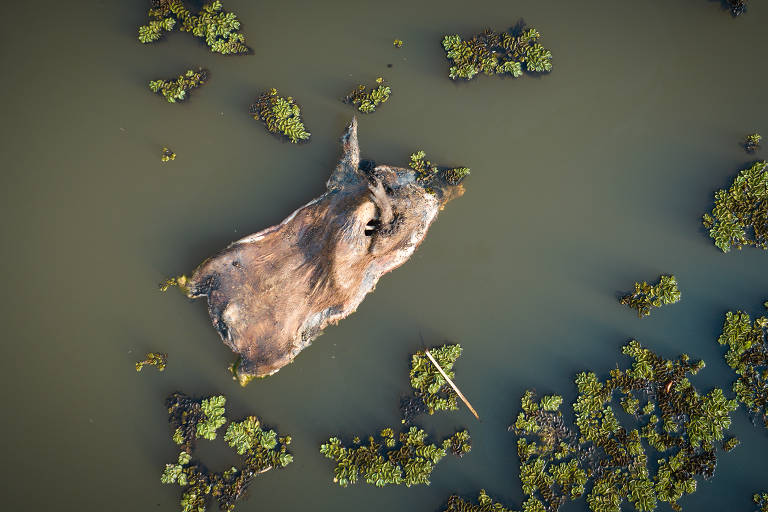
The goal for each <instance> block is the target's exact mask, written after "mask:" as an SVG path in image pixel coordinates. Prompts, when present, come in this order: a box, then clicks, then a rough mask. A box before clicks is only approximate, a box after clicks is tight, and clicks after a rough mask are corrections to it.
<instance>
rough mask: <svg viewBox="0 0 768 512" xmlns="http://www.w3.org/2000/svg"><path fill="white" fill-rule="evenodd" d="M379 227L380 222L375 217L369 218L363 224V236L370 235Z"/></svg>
mask: <svg viewBox="0 0 768 512" xmlns="http://www.w3.org/2000/svg"><path fill="white" fill-rule="evenodd" d="M380 227H381V222H380V221H378V220H377V219H371V220H369V221H368V223H367V224H366V225H365V231H364V233H365V236H371V235H373V233H374V232H375V231H376V230H377V229H379V228H380Z"/></svg>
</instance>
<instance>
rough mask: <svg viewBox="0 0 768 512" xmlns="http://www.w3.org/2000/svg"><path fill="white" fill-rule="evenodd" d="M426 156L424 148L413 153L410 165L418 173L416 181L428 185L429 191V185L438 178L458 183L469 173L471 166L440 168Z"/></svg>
mask: <svg viewBox="0 0 768 512" xmlns="http://www.w3.org/2000/svg"><path fill="white" fill-rule="evenodd" d="M426 157H427V154H426V153H425V152H424V151H422V150H419V151H417V152H416V153H413V154H411V158H410V161H409V163H408V167H410V168H411V169H412V170H413V172H414V173H415V174H416V181H417V182H419V183H421V184H422V185H424V186H426V187H427V190H428V191H429V190H431V188H430V187H429V185H430V184H432V183H433V182H434V181H435V180H436V179H443V180H445V181H446V182H448V183H450V184H451V185H458V184H459V183H461V182H462V180H464V178H466V177H467V176H468V175H469V167H457V168H454V169H443V170H440V169H438V168H437V166H435V165H433V164H432V162H430V161H429V160H427V158H426Z"/></svg>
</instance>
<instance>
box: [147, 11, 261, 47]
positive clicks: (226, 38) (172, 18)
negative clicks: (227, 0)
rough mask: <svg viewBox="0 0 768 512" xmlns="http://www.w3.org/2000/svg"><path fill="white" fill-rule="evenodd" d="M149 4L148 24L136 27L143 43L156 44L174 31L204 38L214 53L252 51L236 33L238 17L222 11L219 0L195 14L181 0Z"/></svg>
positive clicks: (238, 27) (237, 32)
mask: <svg viewBox="0 0 768 512" xmlns="http://www.w3.org/2000/svg"><path fill="white" fill-rule="evenodd" d="M151 5H152V7H151V8H150V9H149V13H148V14H149V23H147V24H146V25H142V26H140V27H139V41H141V42H142V43H152V42H155V41H157V40H159V39H161V38H162V37H163V34H164V33H165V32H170V31H172V30H174V29H177V30H179V31H181V32H190V33H191V34H192V35H193V36H195V37H199V38H202V39H204V40H205V44H207V45H208V48H210V50H211V51H212V52H214V53H220V54H222V55H228V54H246V53H250V51H251V49H250V48H248V47H247V46H246V45H245V36H244V35H243V34H241V33H240V32H239V30H240V21H238V19H237V16H235V15H234V14H232V13H231V12H227V11H225V10H224V7H223V6H222V4H221V2H220V1H218V0H216V1H215V2H208V3H206V4H203V6H202V8H201V9H200V12H198V13H197V14H192V11H190V10H189V9H187V7H186V6H185V5H184V2H183V1H182V0H152V2H151Z"/></svg>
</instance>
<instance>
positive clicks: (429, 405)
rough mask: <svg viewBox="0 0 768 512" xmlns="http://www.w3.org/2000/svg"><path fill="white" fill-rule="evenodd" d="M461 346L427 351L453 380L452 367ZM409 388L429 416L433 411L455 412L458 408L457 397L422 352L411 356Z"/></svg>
mask: <svg viewBox="0 0 768 512" xmlns="http://www.w3.org/2000/svg"><path fill="white" fill-rule="evenodd" d="M461 350H462V349H461V345H459V344H456V345H443V346H441V347H435V348H431V349H429V353H430V354H432V357H434V358H435V360H436V361H437V364H439V365H440V367H441V368H442V369H443V371H444V372H445V374H446V375H448V377H449V378H451V379H453V378H455V375H454V372H453V365H454V364H455V363H456V360H457V359H458V358H459V356H461ZM410 381H411V387H412V388H413V390H414V396H415V397H416V398H417V399H420V400H421V401H422V402H423V403H424V405H425V406H426V411H427V412H429V414H434V413H435V411H456V410H458V408H459V404H458V395H457V394H456V392H455V391H454V390H453V389H452V388H451V386H450V385H449V384H448V382H447V381H446V380H445V379H444V378H443V376H442V375H441V374H440V372H439V371H438V370H437V368H435V365H433V364H432V362H431V361H430V360H429V359H428V358H427V355H426V354H425V353H424V351H423V350H420V351H418V352H416V353H415V354H413V355H412V356H411V371H410Z"/></svg>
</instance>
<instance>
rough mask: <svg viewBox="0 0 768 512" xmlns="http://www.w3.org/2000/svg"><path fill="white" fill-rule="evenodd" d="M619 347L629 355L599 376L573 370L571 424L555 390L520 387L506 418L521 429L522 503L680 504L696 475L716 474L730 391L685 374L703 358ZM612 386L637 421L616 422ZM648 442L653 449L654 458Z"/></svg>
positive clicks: (612, 510) (731, 404) (613, 507)
mask: <svg viewBox="0 0 768 512" xmlns="http://www.w3.org/2000/svg"><path fill="white" fill-rule="evenodd" d="M622 352H623V353H624V354H626V355H628V356H629V357H630V358H632V360H633V362H632V365H631V367H630V368H629V369H626V370H620V369H618V368H616V369H614V370H611V372H610V377H609V378H607V379H604V380H601V379H599V378H598V377H597V376H596V375H595V374H594V373H592V372H582V373H580V374H579V375H578V376H577V377H576V380H575V382H576V386H577V388H578V392H579V394H578V397H577V399H576V402H575V403H574V404H573V412H574V414H575V424H576V428H573V427H570V426H568V425H566V423H565V421H564V419H563V416H562V413H561V412H560V411H559V408H560V405H561V403H562V398H561V397H560V396H556V395H552V396H545V397H543V398H541V399H540V400H536V395H535V393H534V392H532V391H528V392H526V393H525V395H523V397H522V400H521V405H522V412H520V414H519V415H518V417H517V420H516V422H515V424H514V425H513V426H512V427H510V430H513V431H514V432H515V433H516V434H517V435H519V436H520V439H519V440H518V445H517V449H518V455H519V456H520V461H521V467H520V479H521V482H522V487H523V492H524V493H525V495H526V496H527V500H526V502H525V504H524V506H523V510H526V511H542V512H543V511H545V510H548V511H554V510H557V509H558V508H559V507H560V506H561V505H562V504H563V503H565V502H567V501H569V500H573V499H576V498H579V497H580V496H582V495H584V494H587V504H588V505H589V508H590V509H591V510H593V511H594V512H619V511H620V510H621V504H622V502H624V501H625V500H627V501H629V502H630V504H631V505H632V506H633V507H634V508H635V509H636V510H640V511H649V510H653V509H655V508H656V504H657V502H658V501H662V502H667V503H669V504H670V506H671V507H672V508H673V509H675V510H680V509H681V507H680V506H679V504H678V503H677V502H678V500H679V499H680V498H681V497H682V496H683V495H685V494H690V493H692V492H694V491H695V490H696V486H697V477H703V478H705V479H709V478H711V477H712V476H713V475H714V472H715V466H716V464H717V457H716V453H715V452H716V448H717V447H716V444H717V443H718V442H719V441H722V440H723V438H724V436H725V431H726V430H727V429H728V428H729V426H730V424H731V417H730V414H731V412H732V411H733V410H735V409H736V407H737V403H736V401H735V400H728V399H726V398H725V395H724V394H723V390H722V389H719V388H715V389H713V390H712V391H710V392H709V393H707V394H704V395H701V394H699V393H698V392H697V391H696V389H695V388H694V387H693V386H692V385H691V382H690V381H689V380H688V378H687V377H686V375H687V374H691V375H695V374H696V373H697V372H698V371H699V370H700V369H702V368H703V367H704V363H703V362H701V361H698V362H693V361H691V360H690V359H689V357H688V356H687V355H682V356H681V357H680V358H679V359H677V360H675V361H672V360H667V359H664V358H662V357H660V356H659V355H657V354H655V353H654V352H652V351H651V350H649V349H647V348H643V347H642V346H641V345H640V344H639V343H638V342H637V341H631V342H629V343H628V344H627V345H625V346H624V347H623V348H622ZM616 395H618V397H619V400H618V402H619V404H620V405H621V407H622V409H623V411H624V413H626V414H627V415H629V416H630V417H632V418H634V419H635V420H636V421H637V423H638V425H637V427H636V428H632V429H630V430H628V429H626V428H624V427H623V426H622V425H621V424H620V422H619V418H618V417H617V415H616V412H615V410H614V403H615V402H616ZM729 441H730V440H729ZM731 442H732V441H731ZM646 444H647V445H649V446H650V447H652V448H654V450H655V451H656V452H658V455H656V458H655V459H649V455H648V454H647V452H646V446H645V445H646ZM649 460H654V461H655V464H649ZM652 472H653V474H652Z"/></svg>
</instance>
